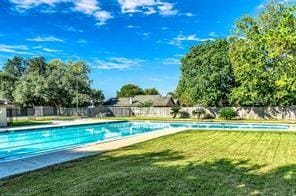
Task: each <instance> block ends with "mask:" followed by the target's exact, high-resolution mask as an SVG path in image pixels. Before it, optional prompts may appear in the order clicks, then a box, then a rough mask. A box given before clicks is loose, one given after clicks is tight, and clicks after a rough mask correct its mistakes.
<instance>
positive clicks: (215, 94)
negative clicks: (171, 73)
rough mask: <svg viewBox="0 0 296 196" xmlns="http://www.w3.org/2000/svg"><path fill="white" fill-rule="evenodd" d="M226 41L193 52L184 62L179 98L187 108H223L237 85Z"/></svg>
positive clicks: (209, 44) (193, 49) (210, 44)
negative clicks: (201, 106)
mask: <svg viewBox="0 0 296 196" xmlns="http://www.w3.org/2000/svg"><path fill="white" fill-rule="evenodd" d="M228 50H229V44H228V42H227V40H224V39H217V40H215V41H208V42H204V43H202V44H200V45H197V46H195V47H193V48H191V50H190V52H189V53H188V54H187V55H186V56H185V57H184V58H183V59H182V67H181V73H182V75H181V79H180V81H179V84H178V87H177V95H178V97H180V99H181V101H182V102H183V103H185V104H187V105H191V104H200V105H204V106H224V105H227V104H228V94H229V92H230V90H231V88H232V87H233V85H234V78H233V72H232V67H231V64H230V61H229V58H228Z"/></svg>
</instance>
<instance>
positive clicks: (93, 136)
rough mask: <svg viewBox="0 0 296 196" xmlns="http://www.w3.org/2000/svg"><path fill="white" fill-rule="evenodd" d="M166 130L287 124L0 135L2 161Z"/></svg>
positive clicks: (117, 126)
mask: <svg viewBox="0 0 296 196" xmlns="http://www.w3.org/2000/svg"><path fill="white" fill-rule="evenodd" d="M164 128H190V129H256V130H286V129H288V128H289V127H288V126H285V125H269V124H232V123H227V124H225V123H169V122H168V123H165V122H116V123H103V124H89V125H79V126H67V127H56V128H42V129H34V130H26V131H17V132H3V133H0V162H3V161H10V160H15V159H21V158H24V157H29V156H34V155H38V154H42V153H47V152H52V151H57V150H64V149H70V148H74V147H77V146H81V145H86V144H90V143H95V142H102V141H107V140H113V139H119V138H124V137H127V136H132V135H137V134H142V133H145V132H151V131H155V130H160V129H164Z"/></svg>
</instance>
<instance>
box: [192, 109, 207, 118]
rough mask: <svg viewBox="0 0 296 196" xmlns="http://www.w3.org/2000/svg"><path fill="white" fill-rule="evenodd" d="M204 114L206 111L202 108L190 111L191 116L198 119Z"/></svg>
mask: <svg viewBox="0 0 296 196" xmlns="http://www.w3.org/2000/svg"><path fill="white" fill-rule="evenodd" d="M205 114H206V110H205V109H204V108H196V109H195V110H193V111H192V115H194V116H196V117H197V118H198V119H200V118H201V116H202V115H205Z"/></svg>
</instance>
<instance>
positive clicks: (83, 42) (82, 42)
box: [77, 39, 87, 44]
mask: <svg viewBox="0 0 296 196" xmlns="http://www.w3.org/2000/svg"><path fill="white" fill-rule="evenodd" d="M77 43H79V44H86V43H87V41H86V40H84V39H80V40H78V41H77Z"/></svg>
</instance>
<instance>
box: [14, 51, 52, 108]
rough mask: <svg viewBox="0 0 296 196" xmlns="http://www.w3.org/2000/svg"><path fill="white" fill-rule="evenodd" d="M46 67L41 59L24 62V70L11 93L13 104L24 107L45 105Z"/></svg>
mask: <svg viewBox="0 0 296 196" xmlns="http://www.w3.org/2000/svg"><path fill="white" fill-rule="evenodd" d="M46 67H47V63H46V61H45V59H44V58H43V57H36V58H32V59H28V60H26V70H25V72H24V74H23V75H22V77H21V78H20V79H19V80H18V82H17V86H16V89H15V91H14V92H13V96H14V98H15V102H17V103H19V104H22V105H25V106H35V105H45V103H46V72H45V70H46Z"/></svg>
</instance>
